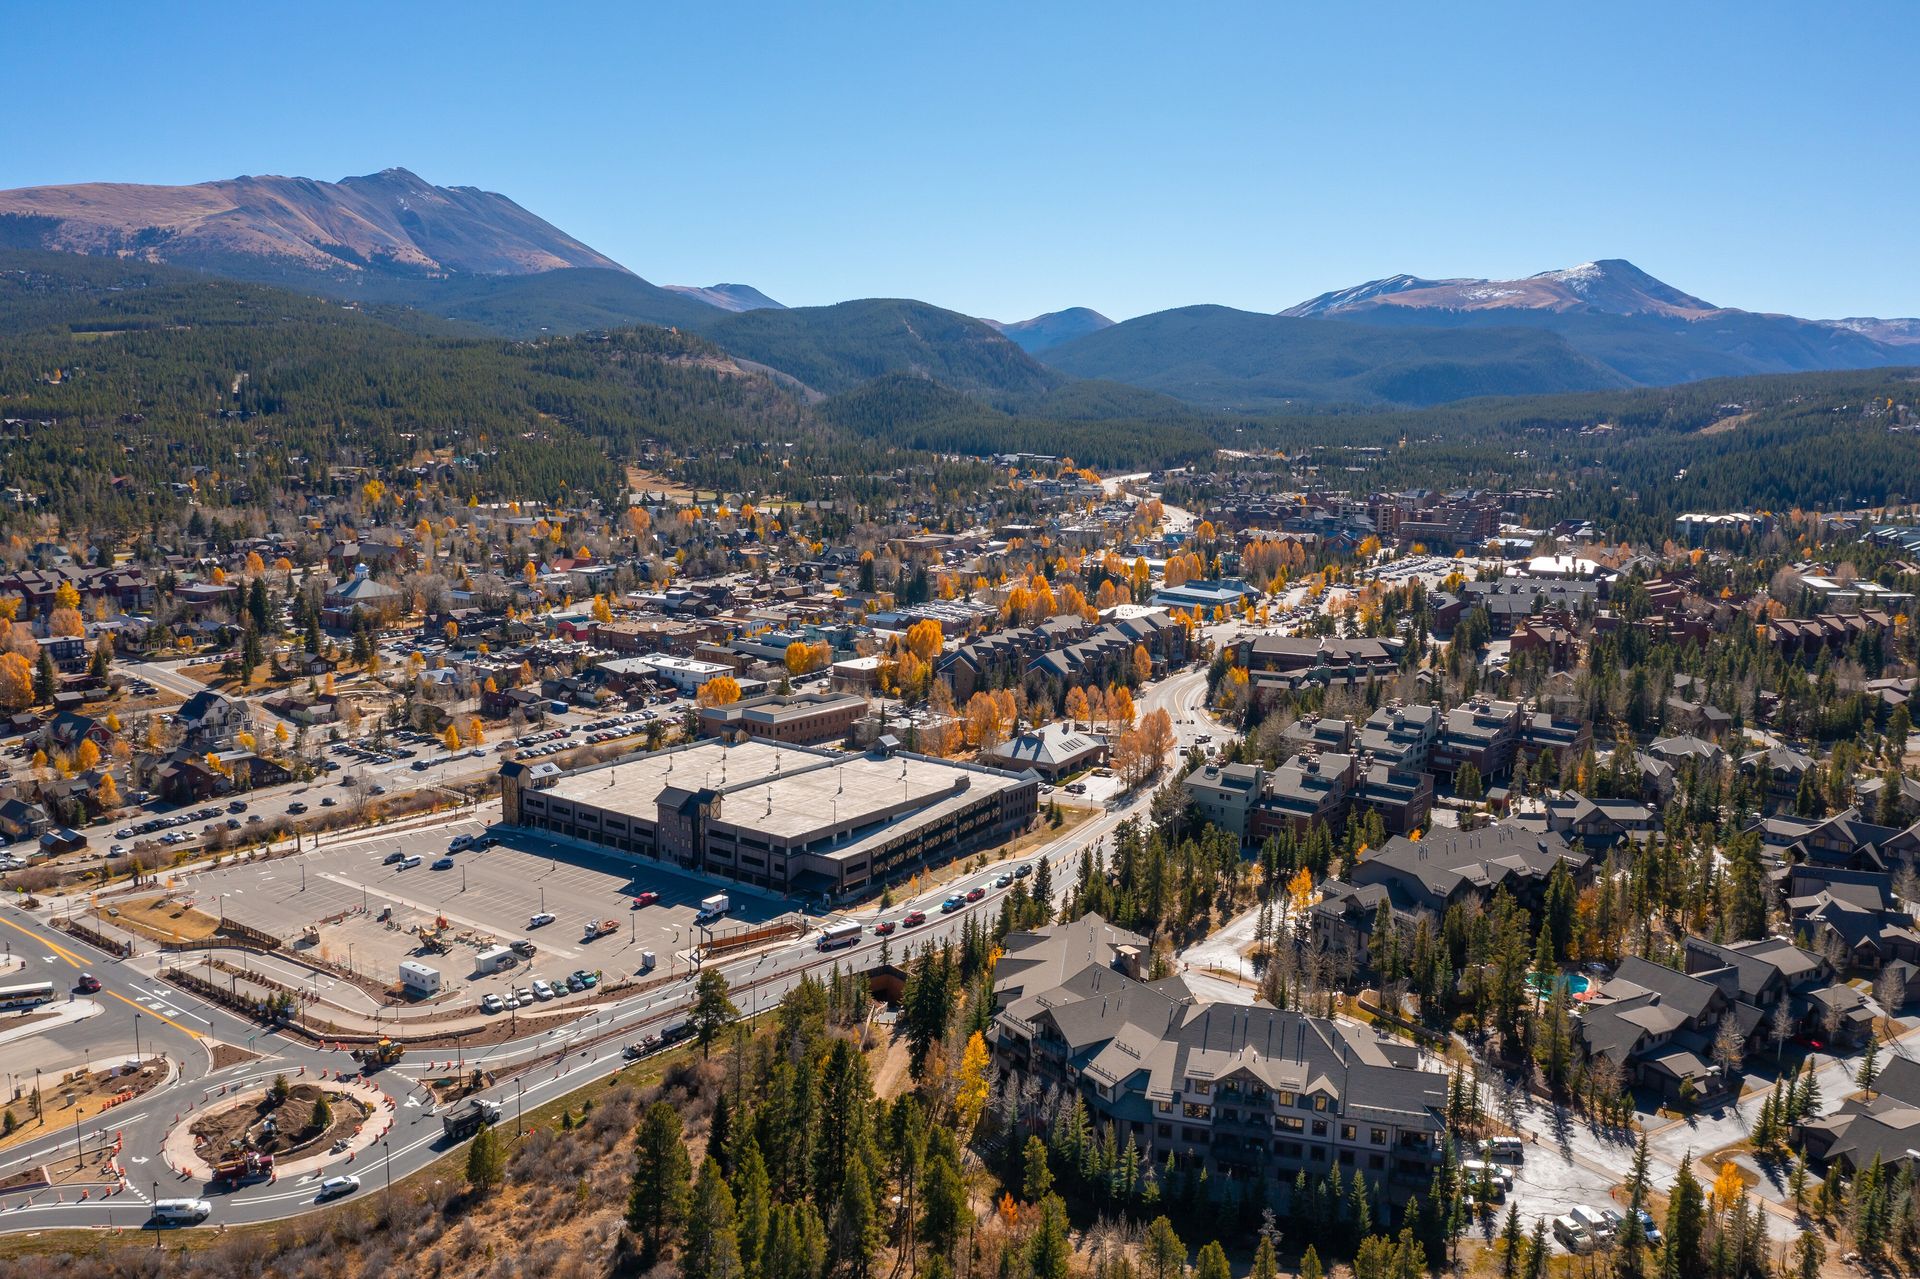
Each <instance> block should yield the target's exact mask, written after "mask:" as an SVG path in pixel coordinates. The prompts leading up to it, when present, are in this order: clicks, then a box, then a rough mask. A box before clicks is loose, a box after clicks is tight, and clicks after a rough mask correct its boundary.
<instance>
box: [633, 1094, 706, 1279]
mask: <svg viewBox="0 0 1920 1279" xmlns="http://www.w3.org/2000/svg"><path fill="white" fill-rule="evenodd" d="M636 1144H637V1147H638V1154H639V1162H638V1164H637V1165H636V1166H635V1167H634V1170H633V1185H632V1187H631V1188H630V1189H629V1191H628V1193H627V1228H628V1229H630V1230H632V1231H633V1232H634V1233H635V1234H636V1235H638V1236H639V1237H640V1241H641V1259H642V1263H643V1264H644V1265H648V1266H650V1265H652V1264H654V1263H655V1262H657V1261H659V1260H660V1258H661V1255H662V1254H663V1253H664V1252H665V1250H666V1246H667V1241H668V1240H669V1239H671V1238H672V1237H673V1236H674V1234H675V1233H676V1232H677V1231H678V1230H679V1228H680V1223H681V1221H682V1220H683V1219H684V1218H685V1216H686V1211H687V1198H688V1194H689V1191H690V1189H691V1180H692V1178H691V1169H690V1167H689V1160H688V1159H687V1150H686V1147H685V1146H684V1145H683V1144H681V1141H680V1112H679V1111H677V1110H675V1109H674V1108H673V1107H672V1106H670V1105H668V1104H667V1103H666V1102H664V1101H656V1102H654V1103H653V1105H651V1106H649V1107H648V1108H647V1113H646V1114H645V1115H644V1116H643V1117H642V1118H641V1120H640V1132H639V1136H638V1139H637V1143H636Z"/></svg>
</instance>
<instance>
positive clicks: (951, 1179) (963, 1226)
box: [918, 1143, 973, 1256]
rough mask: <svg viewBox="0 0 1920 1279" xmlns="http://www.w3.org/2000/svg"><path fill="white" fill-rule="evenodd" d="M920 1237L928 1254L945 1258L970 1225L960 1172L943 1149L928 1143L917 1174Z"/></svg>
mask: <svg viewBox="0 0 1920 1279" xmlns="http://www.w3.org/2000/svg"><path fill="white" fill-rule="evenodd" d="M918 1193H919V1199H920V1238H921V1240H922V1241H924V1242H925V1243H926V1245H927V1248H928V1250H929V1251H930V1252H932V1253H933V1254H935V1255H937V1256H947V1255H949V1254H951V1253H952V1252H953V1249H954V1247H955V1245H957V1244H958V1243H959V1242H960V1237H961V1236H962V1235H964V1234H965V1233H966V1231H967V1227H968V1226H969V1225H970V1224H971V1223H972V1219H973V1212H972V1210H971V1209H970V1208H969V1207H968V1206H967V1186H966V1182H965V1181H963V1180H962V1179H961V1177H960V1169H959V1166H958V1164H956V1163H955V1161H954V1159H953V1157H952V1156H951V1155H950V1154H949V1153H948V1151H947V1150H946V1149H944V1148H941V1147H937V1146H934V1145H933V1144H932V1143H929V1148H928V1150H927V1159H926V1164H925V1166H924V1167H923V1169H922V1170H921V1174H920V1188H919V1192H918Z"/></svg>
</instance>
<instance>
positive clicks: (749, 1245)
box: [733, 1124, 773, 1279]
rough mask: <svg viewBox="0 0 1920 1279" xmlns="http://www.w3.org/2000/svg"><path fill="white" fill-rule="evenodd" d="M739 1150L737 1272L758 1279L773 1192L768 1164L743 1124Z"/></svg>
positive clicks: (736, 1156)
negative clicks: (738, 1254) (769, 1181)
mask: <svg viewBox="0 0 1920 1279" xmlns="http://www.w3.org/2000/svg"><path fill="white" fill-rule="evenodd" d="M739 1131H740V1133H741V1134H742V1135H741V1140H740V1148H739V1149H738V1150H737V1151H736V1152H735V1153H734V1155H733V1165H734V1168H733V1201H734V1205H735V1211H734V1215H735V1218H736V1220H737V1222H738V1226H737V1229H736V1231H735V1233H736V1235H737V1236H738V1238H739V1241H740V1269H741V1272H742V1273H743V1274H744V1275H746V1277H747V1279H760V1265H761V1258H762V1256H763V1254H764V1253H765V1250H766V1246H767V1226H768V1223H769V1220H770V1218H771V1217H772V1213H773V1190H772V1187H771V1186H770V1185H769V1184H768V1181H767V1162H766V1160H765V1159H764V1158H762V1157H761V1154H760V1143H759V1142H757V1141H755V1140H754V1139H753V1132H752V1130H751V1129H750V1128H748V1127H747V1126H746V1125H744V1124H743V1125H741V1126H740V1129H739Z"/></svg>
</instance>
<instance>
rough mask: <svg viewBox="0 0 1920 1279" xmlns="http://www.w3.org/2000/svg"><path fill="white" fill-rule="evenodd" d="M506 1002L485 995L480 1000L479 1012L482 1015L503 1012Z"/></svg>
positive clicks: (493, 995)
mask: <svg viewBox="0 0 1920 1279" xmlns="http://www.w3.org/2000/svg"><path fill="white" fill-rule="evenodd" d="M506 1008H507V1001H506V1000H504V999H502V998H500V996H498V995H495V994H491V993H490V994H487V995H484V996H482V997H481V999H480V1011H481V1012H483V1013H498V1012H505V1011H506Z"/></svg>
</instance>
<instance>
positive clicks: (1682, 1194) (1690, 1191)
mask: <svg viewBox="0 0 1920 1279" xmlns="http://www.w3.org/2000/svg"><path fill="white" fill-rule="evenodd" d="M1706 1218H1707V1212H1706V1206H1705V1197H1704V1196H1703V1195H1702V1193H1701V1190H1700V1182H1699V1181H1698V1179H1696V1178H1695V1177H1694V1175H1693V1157H1692V1156H1691V1155H1689V1156H1687V1157H1686V1158H1684V1159H1682V1160H1681V1161H1680V1171H1679V1173H1678V1174H1677V1175H1676V1176H1675V1177H1674V1179H1673V1190H1672V1191H1671V1192H1670V1193H1669V1195H1668V1197H1667V1247H1666V1254H1665V1256H1664V1257H1663V1258H1662V1260H1661V1274H1662V1275H1663V1276H1665V1279H1693V1277H1694V1276H1696V1275H1697V1274H1699V1272H1700V1266H1701V1264H1702V1261H1703V1258H1702V1257H1701V1252H1700V1245H1701V1241H1702V1238H1703V1235H1704V1231H1705V1229H1706Z"/></svg>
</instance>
